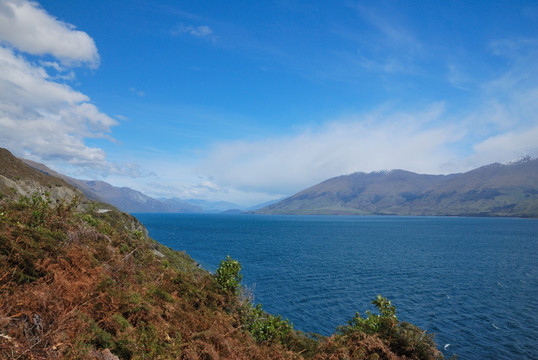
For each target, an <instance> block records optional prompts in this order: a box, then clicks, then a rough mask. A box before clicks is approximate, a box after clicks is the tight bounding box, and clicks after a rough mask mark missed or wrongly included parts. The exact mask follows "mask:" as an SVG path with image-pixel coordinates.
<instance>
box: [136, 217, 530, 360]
mask: <svg viewBox="0 0 538 360" xmlns="http://www.w3.org/2000/svg"><path fill="white" fill-rule="evenodd" d="M134 215H135V216H136V217H137V218H138V219H139V220H140V221H141V222H142V223H143V224H144V225H145V226H146V227H147V228H148V230H149V234H150V236H151V237H153V238H154V239H155V240H157V241H159V242H160V243H162V244H164V245H167V246H169V247H171V248H173V249H176V250H185V251H186V252H187V253H188V254H189V255H190V256H191V257H192V258H194V259H195V260H196V261H197V262H199V263H200V264H201V266H202V267H203V268H205V269H207V270H209V271H212V272H214V271H215V270H216V268H217V267H218V265H219V263H220V260H222V259H224V258H225V257H226V255H230V256H231V257H232V258H234V259H237V260H239V261H240V263H241V265H242V271H241V273H242V274H243V284H244V285H246V286H247V287H248V288H249V289H251V290H253V293H254V296H255V302H257V303H261V304H262V305H263V308H264V310H266V311H268V312H270V313H273V314H281V315H282V316H283V317H285V318H289V319H290V321H291V322H293V324H294V327H295V328H296V329H299V330H302V331H305V332H316V333H320V334H323V335H330V334H332V333H334V331H335V329H336V327H337V326H338V325H344V324H346V323H347V321H348V320H350V319H351V318H352V317H353V315H354V314H355V312H356V311H359V312H360V313H361V314H363V315H364V313H365V311H366V310H371V311H373V310H376V309H375V307H374V305H372V304H371V301H372V300H373V299H374V298H375V297H376V296H377V295H378V294H381V295H383V296H385V297H387V298H388V299H390V300H391V301H392V304H393V305H395V306H396V311H397V316H398V318H399V319H400V320H405V321H408V322H411V323H413V324H415V325H417V326H419V327H421V328H423V329H427V330H428V331H429V332H433V333H435V340H436V342H437V344H438V346H439V349H440V350H442V351H443V353H444V354H445V356H446V357H449V356H451V355H452V354H454V353H456V354H457V355H458V357H459V359H538V340H537V339H538V220H536V219H514V218H452V217H385V216H361V217H359V216H263V215H222V214H134Z"/></svg>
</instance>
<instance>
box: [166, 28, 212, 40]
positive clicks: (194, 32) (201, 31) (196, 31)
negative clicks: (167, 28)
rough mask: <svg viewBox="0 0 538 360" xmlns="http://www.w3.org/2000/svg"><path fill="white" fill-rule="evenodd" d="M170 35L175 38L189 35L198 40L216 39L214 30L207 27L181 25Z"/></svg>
mask: <svg viewBox="0 0 538 360" xmlns="http://www.w3.org/2000/svg"><path fill="white" fill-rule="evenodd" d="M170 33H171V34H172V35H174V36H178V35H183V34H188V35H191V36H194V37H198V38H207V39H212V40H214V38H215V37H214V35H213V30H211V28H210V27H209V26H206V25H200V26H192V25H184V24H179V25H178V26H176V27H175V28H174V29H173V30H172V31H171V32H170Z"/></svg>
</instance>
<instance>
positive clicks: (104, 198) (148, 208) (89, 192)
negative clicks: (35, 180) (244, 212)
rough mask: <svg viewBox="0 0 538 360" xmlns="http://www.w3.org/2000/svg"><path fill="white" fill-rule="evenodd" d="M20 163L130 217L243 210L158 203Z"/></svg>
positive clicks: (211, 204) (141, 195) (198, 202)
mask: <svg viewBox="0 0 538 360" xmlns="http://www.w3.org/2000/svg"><path fill="white" fill-rule="evenodd" d="M6 151H7V150H6ZM20 160H21V161H23V162H25V163H26V164H27V165H29V166H30V167H32V168H34V169H36V170H38V171H39V172H41V173H42V174H45V175H50V176H53V177H56V178H60V179H62V180H64V181H65V182H66V183H68V184H70V185H72V186H74V187H75V188H78V189H80V190H81V191H82V192H83V193H84V195H85V196H86V197H87V198H88V199H90V200H93V201H101V202H104V203H107V204H111V205H113V206H115V207H117V208H118V209H119V210H121V211H125V212H129V213H144V212H153V213H204V212H223V211H227V210H230V209H238V208H240V206H239V205H237V204H233V203H229V202H225V201H219V202H210V201H206V200H199V199H188V200H183V199H178V198H170V199H167V198H159V199H155V198H152V197H150V196H148V195H146V194H144V193H142V192H140V191H137V190H134V189H131V188H129V187H117V186H113V185H111V184H109V183H107V182H104V181H100V180H79V179H75V178H72V177H70V176H66V175H63V174H60V173H58V172H56V171H54V170H52V169H50V168H49V167H47V166H46V165H44V164H41V163H38V162H35V161H32V160H28V159H20Z"/></svg>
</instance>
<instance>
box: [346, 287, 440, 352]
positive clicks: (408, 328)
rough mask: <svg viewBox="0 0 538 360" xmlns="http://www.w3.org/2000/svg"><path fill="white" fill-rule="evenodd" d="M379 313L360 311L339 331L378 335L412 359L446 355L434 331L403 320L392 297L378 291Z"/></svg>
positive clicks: (392, 348) (391, 346) (392, 347)
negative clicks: (442, 351)
mask: <svg viewBox="0 0 538 360" xmlns="http://www.w3.org/2000/svg"><path fill="white" fill-rule="evenodd" d="M372 304H374V305H375V306H376V307H377V309H378V310H379V314H374V313H371V312H370V311H366V317H365V318H364V317H362V316H361V315H360V314H359V313H358V312H357V313H355V316H354V317H353V319H351V320H350V321H349V322H348V325H347V326H341V327H339V328H338V331H339V333H340V334H341V335H343V336H349V335H352V334H353V333H357V332H361V333H365V334H368V335H376V336H378V337H379V338H380V339H382V340H384V342H385V343H386V344H387V345H388V346H390V348H391V350H392V351H394V353H396V354H397V355H399V356H405V357H406V358H408V359H424V360H430V359H431V360H434V359H442V358H443V357H442V354H441V353H440V352H439V351H438V350H437V348H436V346H435V342H434V341H433V335H431V334H427V333H426V331H424V330H422V329H420V328H418V327H416V326H415V325H412V324H409V323H407V322H400V321H399V320H398V318H397V317H396V307H395V306H394V305H392V304H391V302H390V300H388V299H387V298H385V297H382V296H381V295H378V296H377V298H376V299H375V300H373V301H372Z"/></svg>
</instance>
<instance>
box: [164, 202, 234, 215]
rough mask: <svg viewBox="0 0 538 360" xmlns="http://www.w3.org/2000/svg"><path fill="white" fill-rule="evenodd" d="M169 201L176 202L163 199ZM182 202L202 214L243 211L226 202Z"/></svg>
mask: <svg viewBox="0 0 538 360" xmlns="http://www.w3.org/2000/svg"><path fill="white" fill-rule="evenodd" d="M170 200H177V199H164V201H166V202H168V201H170ZM182 201H184V202H187V203H189V204H191V205H193V206H197V207H198V208H200V209H202V211H203V212H214V213H215V212H225V211H229V210H233V211H237V210H241V209H243V207H242V206H241V205H237V204H234V203H231V202H228V201H207V200H201V199H185V200H182Z"/></svg>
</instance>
